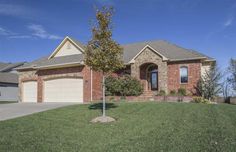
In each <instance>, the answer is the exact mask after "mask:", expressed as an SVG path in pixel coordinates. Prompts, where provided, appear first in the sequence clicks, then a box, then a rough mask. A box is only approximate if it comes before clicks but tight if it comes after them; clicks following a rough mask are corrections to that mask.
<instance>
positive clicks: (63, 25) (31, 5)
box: [0, 0, 236, 68]
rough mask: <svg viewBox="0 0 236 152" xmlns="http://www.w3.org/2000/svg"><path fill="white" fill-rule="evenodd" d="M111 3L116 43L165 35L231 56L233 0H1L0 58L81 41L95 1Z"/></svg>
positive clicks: (222, 61) (24, 56)
mask: <svg viewBox="0 0 236 152" xmlns="http://www.w3.org/2000/svg"><path fill="white" fill-rule="evenodd" d="M102 5H113V6H114V8H115V15H114V18H113V24H114V34H113V37H114V39H115V40H116V41H117V42H119V43H120V44H126V43H133V42H140V41H148V40H159V39H163V40H167V41H169V42H171V43H174V44H177V45H180V46H182V47H185V48H190V49H194V50H197V51H199V52H202V53H204V54H206V55H209V56H211V57H214V58H216V59H217V61H218V63H219V65H220V67H221V68H224V67H226V66H227V64H228V61H229V59H230V58H231V57H233V58H236V1H235V0H0V61H4V62H17V61H32V60H35V59H37V58H40V57H42V56H46V55H49V54H50V53H51V52H52V51H53V50H54V49H55V48H56V47H57V45H58V44H59V43H60V41H61V40H62V39H63V37H65V36H67V35H68V36H71V37H73V38H76V39H78V40H80V41H81V42H83V43H86V42H87V41H88V40H89V39H90V36H91V33H90V27H91V23H92V22H93V21H94V14H95V11H94V6H98V7H100V6H102Z"/></svg>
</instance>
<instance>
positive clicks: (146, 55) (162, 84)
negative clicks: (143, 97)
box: [131, 47, 168, 92]
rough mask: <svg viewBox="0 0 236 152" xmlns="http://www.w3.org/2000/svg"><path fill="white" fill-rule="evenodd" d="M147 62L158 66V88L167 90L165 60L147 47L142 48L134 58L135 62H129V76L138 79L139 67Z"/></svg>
mask: <svg viewBox="0 0 236 152" xmlns="http://www.w3.org/2000/svg"><path fill="white" fill-rule="evenodd" d="M147 63H150V64H151V63H153V64H156V65H157V66H158V90H164V91H166V92H167V91H168V86H167V82H168V76H167V69H168V68H167V62H165V61H163V60H162V57H161V56H159V55H158V54H157V53H156V52H154V51H153V50H151V49H150V48H148V47H147V48H146V49H145V50H143V52H142V53H141V54H139V56H138V57H137V58H136V59H135V62H134V63H132V64H131V76H133V77H136V78H137V79H140V67H141V66H142V65H143V64H147ZM142 83H143V82H142Z"/></svg>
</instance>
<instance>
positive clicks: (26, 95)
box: [22, 81, 37, 102]
mask: <svg viewBox="0 0 236 152" xmlns="http://www.w3.org/2000/svg"><path fill="white" fill-rule="evenodd" d="M22 88H23V91H22V94H23V95H22V98H23V102H37V82H36V81H28V82H23V83H22Z"/></svg>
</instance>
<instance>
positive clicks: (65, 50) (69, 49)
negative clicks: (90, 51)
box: [54, 41, 82, 57]
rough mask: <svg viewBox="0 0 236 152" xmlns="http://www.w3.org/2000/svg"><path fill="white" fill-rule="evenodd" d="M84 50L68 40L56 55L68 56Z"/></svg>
mask: <svg viewBox="0 0 236 152" xmlns="http://www.w3.org/2000/svg"><path fill="white" fill-rule="evenodd" d="M81 53H82V52H81V51H80V50H79V49H78V48H77V47H76V46H75V45H74V44H72V43H71V42H70V41H66V42H65V44H63V45H62V47H61V48H60V49H59V50H58V52H57V53H56V54H55V56H54V57H59V56H67V55H74V54H81Z"/></svg>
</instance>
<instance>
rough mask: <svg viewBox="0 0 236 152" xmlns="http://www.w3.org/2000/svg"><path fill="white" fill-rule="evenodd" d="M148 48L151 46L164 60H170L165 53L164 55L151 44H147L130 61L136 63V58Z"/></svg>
mask: <svg viewBox="0 0 236 152" xmlns="http://www.w3.org/2000/svg"><path fill="white" fill-rule="evenodd" d="M147 48H149V49H150V50H151V51H153V52H154V53H156V54H157V55H159V56H160V57H161V58H162V60H163V61H166V60H168V58H167V57H165V56H164V55H162V54H161V53H160V52H158V51H157V50H156V49H154V48H152V47H151V46H149V45H146V46H145V47H144V48H142V50H140V51H139V53H138V54H136V55H135V56H134V57H133V59H132V60H131V61H129V63H134V62H135V59H136V58H137V57H138V56H139V55H140V54H141V53H142V52H143V51H144V50H145V49H147Z"/></svg>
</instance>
